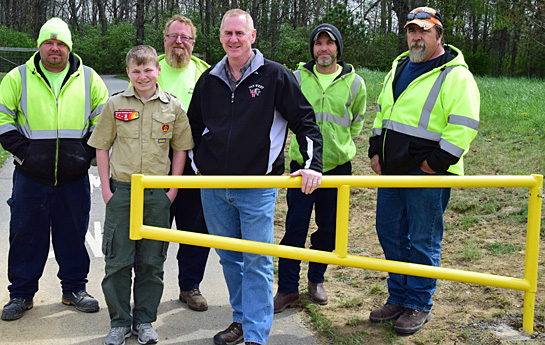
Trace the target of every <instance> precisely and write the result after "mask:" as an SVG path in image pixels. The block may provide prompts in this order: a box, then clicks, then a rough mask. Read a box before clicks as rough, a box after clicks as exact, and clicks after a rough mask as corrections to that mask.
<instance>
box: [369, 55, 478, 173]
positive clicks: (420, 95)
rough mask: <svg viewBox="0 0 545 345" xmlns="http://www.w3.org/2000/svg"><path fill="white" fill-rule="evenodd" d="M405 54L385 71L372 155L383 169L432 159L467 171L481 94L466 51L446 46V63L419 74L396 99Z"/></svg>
mask: <svg viewBox="0 0 545 345" xmlns="http://www.w3.org/2000/svg"><path fill="white" fill-rule="evenodd" d="M408 54H409V52H405V53H403V54H401V55H400V56H399V57H398V58H397V59H396V60H395V61H394V63H393V67H392V70H391V71H390V72H389V73H388V74H387V75H386V78H385V81H384V87H383V89H382V92H381V93H380V95H379V98H378V102H377V103H378V104H377V116H376V118H375V121H374V123H373V136H372V137H371V139H370V147H369V157H370V158H372V157H373V156H374V155H375V154H378V155H379V161H380V164H381V167H382V171H383V173H384V174H387V175H401V174H406V173H408V172H409V171H411V170H413V169H415V168H418V167H419V166H420V164H421V163H422V162H423V161H424V160H427V162H428V164H429V166H430V167H431V168H432V169H433V170H434V171H436V172H442V173H451V174H456V175H463V174H464V166H463V156H464V154H465V153H466V152H467V151H468V149H469V144H470V143H471V141H472V140H473V139H474V138H475V136H476V135H477V131H478V126H479V106H480V95H479V89H478V88H477V84H476V83H475V80H474V79H473V75H472V74H471V72H469V70H468V68H467V64H466V63H465V61H464V58H463V55H462V52H461V51H460V50H458V49H456V48H455V47H452V46H445V54H444V56H443V59H442V61H441V62H442V63H440V64H439V66H436V67H435V68H433V69H432V70H430V71H427V72H425V73H423V74H422V75H420V76H419V77H417V78H416V79H414V80H413V81H412V82H411V83H410V84H409V85H408V86H407V88H406V89H405V91H403V93H401V95H400V96H399V97H398V98H397V100H395V101H394V92H393V90H394V86H393V81H394V80H395V76H396V74H398V73H399V71H397V67H398V65H399V63H400V61H403V60H402V59H404V58H405V59H407V58H406V56H407V55H408Z"/></svg>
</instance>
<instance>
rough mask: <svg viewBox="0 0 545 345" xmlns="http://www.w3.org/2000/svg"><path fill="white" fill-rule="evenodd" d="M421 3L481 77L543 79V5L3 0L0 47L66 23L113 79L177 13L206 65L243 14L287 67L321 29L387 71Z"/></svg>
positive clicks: (437, 0) (460, 0)
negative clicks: (228, 25)
mask: <svg viewBox="0 0 545 345" xmlns="http://www.w3.org/2000/svg"><path fill="white" fill-rule="evenodd" d="M418 6H431V7H434V8H436V9H438V10H439V11H440V12H441V14H442V16H443V22H444V25H445V43H448V44H453V45H455V46H456V47H458V48H460V49H461V50H462V51H463V52H464V55H465V57H466V61H467V62H468V64H469V66H470V69H471V71H472V72H473V73H475V74H478V75H491V76H528V77H538V78H542V77H544V76H545V59H543V58H542V57H541V56H542V55H543V54H544V53H545V0H430V1H427V2H426V1H421V0H186V1H180V0H155V1H152V0H0V46H4V47H5V46H11V47H13V46H22V47H27V46H28V47H33V46H35V39H36V38H37V36H38V32H39V30H40V27H41V25H42V24H43V23H44V22H45V21H46V20H47V19H48V18H50V17H53V16H56V17H60V18H62V19H64V20H65V21H66V22H67V23H68V24H69V25H70V28H71V30H72V34H73V36H74V37H73V41H74V51H75V52H77V53H78V54H79V55H80V56H82V58H83V59H84V61H85V63H86V64H89V65H90V66H93V67H94V68H96V69H97V70H98V71H99V72H102V73H104V72H119V71H120V70H121V69H122V68H123V66H124V57H125V54H126V52H127V51H128V50H129V49H130V48H131V47H132V46H134V45H135V44H149V45H152V46H153V47H155V48H156V49H157V50H158V51H162V50H163V41H162V30H163V28H164V24H165V23H166V21H168V19H169V18H170V17H171V16H172V15H173V14H175V13H181V14H183V15H186V16H187V17H189V18H191V19H192V20H193V22H194V24H195V26H196V27H197V28H198V33H197V40H196V46H195V50H194V51H195V52H196V53H198V54H199V55H200V56H202V57H203V58H204V59H206V60H207V61H208V62H209V63H215V62H217V61H219V59H221V57H222V56H223V55H224V52H223V50H222V48H221V45H220V44H219V38H218V32H219V25H220V22H221V18H222V15H223V13H225V11H227V10H228V9H231V8H242V9H244V10H246V11H248V12H249V13H250V14H251V15H252V17H253V18H254V23H255V26H256V29H257V40H256V43H255V47H257V48H259V49H260V50H261V51H262V52H263V53H264V55H265V56H266V57H268V58H270V59H273V60H276V61H278V62H281V63H284V64H285V65H286V66H288V67H290V68H294V67H295V66H296V64H297V63H298V62H299V61H305V60H309V59H310V53H309V45H308V44H309V34H310V32H311V31H312V29H313V27H314V26H315V25H317V24H319V23H322V22H328V23H331V24H333V25H335V26H337V27H338V28H339V30H340V31H341V33H342V35H343V41H344V47H345V48H344V53H343V60H345V61H347V62H350V63H352V64H354V65H356V66H362V67H368V68H371V69H380V70H387V69H388V68H389V66H390V65H391V62H392V60H393V59H394V58H395V57H396V56H397V55H398V54H399V53H401V52H402V51H405V50H406V49H407V47H406V41H405V36H404V30H403V26H404V24H405V21H406V20H405V18H406V17H407V14H408V13H409V11H410V10H411V9H413V8H415V7H418Z"/></svg>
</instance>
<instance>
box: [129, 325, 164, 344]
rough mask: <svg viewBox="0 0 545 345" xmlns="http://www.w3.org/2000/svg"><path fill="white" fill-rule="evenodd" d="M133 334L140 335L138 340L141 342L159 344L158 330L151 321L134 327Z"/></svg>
mask: <svg viewBox="0 0 545 345" xmlns="http://www.w3.org/2000/svg"><path fill="white" fill-rule="evenodd" d="M132 334H134V335H137V336H138V342H139V343H140V344H157V341H158V338H159V337H158V336H157V332H155V330H154V329H153V327H152V326H151V323H149V322H146V323H141V324H139V325H137V326H136V327H133V329H132Z"/></svg>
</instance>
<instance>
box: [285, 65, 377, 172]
mask: <svg viewBox="0 0 545 345" xmlns="http://www.w3.org/2000/svg"><path fill="white" fill-rule="evenodd" d="M338 63H339V65H340V67H341V68H342V70H341V73H340V74H339V76H338V77H337V78H335V80H334V81H333V82H332V83H331V85H329V86H328V87H327V89H326V90H324V89H323V88H322V85H321V84H320V81H319V80H318V77H317V76H316V75H315V74H314V72H313V70H314V64H315V62H314V61H310V62H308V63H306V64H305V63H302V62H301V63H300V64H299V69H298V70H297V71H295V72H294V74H295V78H296V79H297V81H298V82H299V85H300V86H301V91H303V94H304V95H305V97H306V98H307V100H308V102H309V103H310V104H311V105H312V108H313V109H314V112H315V113H316V123H317V124H318V126H319V127H320V132H321V133H322V137H323V146H324V148H323V156H322V157H323V165H324V168H323V171H324V172H327V171H329V170H331V169H334V168H335V167H337V166H339V165H342V164H345V163H346V162H349V161H350V160H352V158H354V156H355V155H356V145H355V144H354V141H353V140H352V138H355V137H357V136H358V135H359V134H360V132H361V129H362V127H363V119H364V115H365V107H366V99H367V98H366V89H365V82H364V81H363V78H362V77H360V76H359V75H358V74H356V72H355V70H354V67H353V66H352V65H350V64H347V63H345V62H343V61H339V62H338ZM289 156H290V158H291V159H292V160H294V161H296V162H297V163H299V164H300V165H302V164H303V156H302V155H301V152H300V150H299V144H298V143H297V141H296V140H292V141H291V143H290V148H289Z"/></svg>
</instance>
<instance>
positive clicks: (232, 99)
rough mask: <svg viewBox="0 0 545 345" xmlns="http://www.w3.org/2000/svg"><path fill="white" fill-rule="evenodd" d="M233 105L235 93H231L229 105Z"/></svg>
mask: <svg viewBox="0 0 545 345" xmlns="http://www.w3.org/2000/svg"><path fill="white" fill-rule="evenodd" d="M233 103H235V93H234V92H231V104H233Z"/></svg>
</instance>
